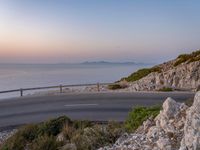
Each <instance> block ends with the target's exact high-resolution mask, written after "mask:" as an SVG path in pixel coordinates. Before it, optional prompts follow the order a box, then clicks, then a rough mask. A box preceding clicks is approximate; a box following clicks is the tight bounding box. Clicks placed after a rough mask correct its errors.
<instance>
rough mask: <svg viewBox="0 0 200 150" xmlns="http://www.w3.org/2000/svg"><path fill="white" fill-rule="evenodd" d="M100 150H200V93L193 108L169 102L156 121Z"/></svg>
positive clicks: (151, 121) (164, 105)
mask: <svg viewBox="0 0 200 150" xmlns="http://www.w3.org/2000/svg"><path fill="white" fill-rule="evenodd" d="M99 150H200V92H197V94H196V96H195V98H194V103H193V105H192V106H191V107H188V106H186V105H185V104H184V103H177V102H176V101H175V100H173V99H172V98H167V99H166V101H165V102H164V103H163V110H162V111H161V112H160V114H159V115H158V116H157V117H156V118H155V119H148V120H147V121H145V122H144V123H143V125H142V126H141V127H140V128H139V129H138V130H137V131H136V132H135V133H132V134H124V135H123V136H121V137H120V138H119V139H118V140H117V141H116V143H115V144H114V145H113V146H112V147H104V148H100V149H99Z"/></svg>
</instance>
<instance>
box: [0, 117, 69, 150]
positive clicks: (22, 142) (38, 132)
mask: <svg viewBox="0 0 200 150" xmlns="http://www.w3.org/2000/svg"><path fill="white" fill-rule="evenodd" d="M66 123H71V120H70V119H69V118H67V117H65V116H61V117H58V118H56V119H52V120H49V121H47V122H44V123H40V124H37V125H26V126H23V127H22V128H20V129H19V130H18V132H17V133H16V134H14V135H13V136H12V137H11V138H9V139H8V140H7V141H6V142H5V143H4V145H3V146H2V148H1V150H22V149H24V147H25V146H26V144H27V143H31V142H33V141H34V140H35V139H37V138H38V137H41V136H43V135H49V136H56V135H57V134H58V133H60V132H61V131H62V128H63V126H64V124H66Z"/></svg>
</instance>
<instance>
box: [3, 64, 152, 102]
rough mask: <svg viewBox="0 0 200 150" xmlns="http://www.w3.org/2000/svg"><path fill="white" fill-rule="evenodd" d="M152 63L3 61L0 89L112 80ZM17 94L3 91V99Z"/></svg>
mask: <svg viewBox="0 0 200 150" xmlns="http://www.w3.org/2000/svg"><path fill="white" fill-rule="evenodd" d="M150 66H151V65H150V64H133V63H122V64H120V63H116V64H114V63H80V64H0V91H5V90H13V89H20V88H33V87H43V86H57V85H60V84H62V85H68V84H90V83H112V82H115V81H117V80H119V79H121V78H122V77H126V76H128V75H130V74H131V73H133V72H134V71H136V70H138V69H140V68H146V67H150ZM25 94H30V93H29V92H26V93H25ZM16 96H19V92H16V93H7V94H0V99H4V98H10V97H16Z"/></svg>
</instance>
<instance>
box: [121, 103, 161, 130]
mask: <svg viewBox="0 0 200 150" xmlns="http://www.w3.org/2000/svg"><path fill="white" fill-rule="evenodd" d="M160 109H161V107H160V106H153V107H141V106H138V107H136V108H133V110H132V111H131V112H130V113H129V115H128V118H127V119H126V121H125V128H126V130H127V131H128V132H133V131H135V130H136V129H137V128H138V127H139V126H140V125H142V123H143V122H144V121H145V120H147V119H148V118H149V117H153V118H155V117H156V116H157V115H158V114H159V112H160Z"/></svg>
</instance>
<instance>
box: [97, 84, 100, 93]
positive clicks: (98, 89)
mask: <svg viewBox="0 0 200 150" xmlns="http://www.w3.org/2000/svg"><path fill="white" fill-rule="evenodd" d="M99 87H100V86H99V83H97V91H98V92H99V91H100V88H99Z"/></svg>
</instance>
